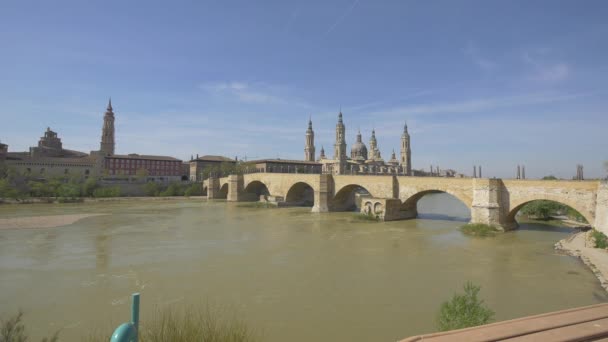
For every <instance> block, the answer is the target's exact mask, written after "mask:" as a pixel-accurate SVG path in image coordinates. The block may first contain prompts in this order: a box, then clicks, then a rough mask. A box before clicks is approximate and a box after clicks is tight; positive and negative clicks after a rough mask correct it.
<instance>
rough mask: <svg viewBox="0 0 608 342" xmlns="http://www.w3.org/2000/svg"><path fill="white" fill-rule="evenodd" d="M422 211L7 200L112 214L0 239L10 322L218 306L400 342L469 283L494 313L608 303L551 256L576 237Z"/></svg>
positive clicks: (3, 298) (314, 335)
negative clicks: (388, 215)
mask: <svg viewBox="0 0 608 342" xmlns="http://www.w3.org/2000/svg"><path fill="white" fill-rule="evenodd" d="M419 212H420V213H421V215H420V216H421V218H420V219H416V220H408V221H398V222H386V223H375V222H366V221H359V220H357V219H355V218H354V214H353V213H325V214H312V213H310V212H309V209H308V208H281V209H260V208H244V207H239V206H238V204H236V203H226V202H207V201H204V200H196V201H186V200H184V201H167V202H163V201H160V202H159V201H138V202H120V203H111V202H110V203H87V204H60V205H59V204H58V205H51V204H49V205H47V204H44V205H42V204H40V205H5V206H0V217H3V218H7V217H19V216H34V215H36V216H37V215H55V214H76V213H109V214H111V215H103V216H96V217H89V218H86V219H83V220H81V221H78V222H76V223H74V224H71V225H68V226H63V227H57V228H45V229H31V230H4V231H0V316H2V317H3V318H6V317H7V316H8V315H10V314H13V313H16V312H17V311H18V310H19V309H22V310H23V311H24V312H25V322H26V325H27V329H28V331H29V332H30V336H31V337H34V338H39V337H41V336H44V335H49V334H50V333H52V332H53V331H55V330H57V329H59V328H61V336H62V340H66V341H79V340H81V339H82V337H83V336H86V335H87V334H89V332H91V331H93V332H100V331H104V332H107V334H109V333H111V331H112V330H113V329H114V328H115V327H116V326H117V325H118V324H120V323H122V322H124V321H127V320H128V319H129V315H130V314H129V310H130V294H131V293H133V292H140V293H141V301H142V313H141V318H142V320H146V318H147V317H150V316H151V315H152V313H153V312H155V311H156V310H157V309H159V308H164V307H167V306H172V307H176V308H179V307H181V306H186V305H190V304H195V305H196V304H200V303H212V304H213V305H220V306H225V307H228V308H229V310H231V311H234V312H236V313H237V314H238V315H239V316H240V317H242V318H243V319H244V320H245V321H246V322H247V323H248V324H249V325H251V326H252V327H254V328H255V329H258V330H261V331H263V340H265V341H286V340H289V341H395V340H397V339H399V338H403V337H406V336H408V335H413V334H419V333H425V332H432V331H434V330H435V318H436V315H437V312H438V309H439V306H440V304H441V302H442V301H445V300H447V299H449V298H450V297H451V296H452V294H453V293H455V292H456V291H460V290H461V288H462V285H463V284H464V283H465V282H466V281H468V280H471V281H473V282H474V283H476V284H479V285H481V286H482V290H481V296H482V298H484V299H485V301H486V302H487V304H488V305H489V306H490V307H491V308H492V309H493V310H494V311H496V318H497V319H498V320H504V319H510V318H515V317H520V316H525V315H531V314H537V313H543V312H548V311H553V310H558V309H565V308H571V307H576V306H582V305H588V304H594V303H599V302H604V301H606V300H607V299H608V297H607V296H606V293H605V291H604V290H603V289H602V288H601V287H600V285H599V282H598V280H597V279H596V278H595V277H594V275H593V274H592V273H591V272H590V271H589V270H588V269H587V268H586V267H585V266H584V265H583V264H582V263H581V262H580V261H579V260H578V259H576V258H574V257H570V256H565V255H560V254H558V253H556V251H555V250H554V249H553V245H554V243H555V242H557V241H558V240H560V239H562V238H564V237H567V236H568V235H569V234H570V230H569V229H567V228H552V227H548V226H544V225H538V224H524V225H522V227H521V228H520V229H519V230H517V231H515V232H509V233H506V234H501V235H499V236H497V237H495V238H472V237H469V236H465V235H463V234H462V233H461V232H460V231H459V230H458V227H459V226H460V225H462V224H463V221H466V220H467V216H468V215H469V213H468V210H467V209H466V207H464V205H462V204H461V203H460V202H459V201H458V200H456V199H454V198H453V197H451V196H449V195H445V194H432V195H427V196H425V197H423V198H422V199H421V200H420V202H419Z"/></svg>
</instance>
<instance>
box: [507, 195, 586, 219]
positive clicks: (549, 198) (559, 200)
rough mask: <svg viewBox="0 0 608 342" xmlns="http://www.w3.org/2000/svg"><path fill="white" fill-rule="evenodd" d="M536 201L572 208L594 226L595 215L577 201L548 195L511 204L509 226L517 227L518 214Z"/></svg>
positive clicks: (508, 217) (508, 214)
mask: <svg viewBox="0 0 608 342" xmlns="http://www.w3.org/2000/svg"><path fill="white" fill-rule="evenodd" d="M534 201H551V202H555V203H559V204H563V205H567V206H569V207H570V208H572V209H574V210H576V211H578V212H579V213H580V214H581V215H583V217H584V218H585V220H587V222H588V223H589V224H591V225H592V224H594V217H595V216H594V215H593V214H592V213H590V212H588V211H587V210H585V209H584V208H583V207H582V206H581V205H580V203H577V202H576V201H571V200H569V199H568V198H565V197H559V196H550V195H547V194H543V195H541V196H538V195H537V196H531V197H527V198H521V199H518V200H516V201H513V202H511V203H509V211H508V212H507V213H506V216H505V221H506V223H507V224H508V225H515V226H516V225H517V220H516V219H515V216H516V215H517V213H518V212H519V211H520V210H521V209H522V208H523V207H524V206H525V205H526V204H528V203H531V202H534Z"/></svg>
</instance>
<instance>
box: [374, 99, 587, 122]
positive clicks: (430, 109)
mask: <svg viewBox="0 0 608 342" xmlns="http://www.w3.org/2000/svg"><path fill="white" fill-rule="evenodd" d="M589 95H592V94H589V93H575V94H527V95H519V96H510V97H494V98H482V99H472V100H466V101H461V102H452V103H430V104H421V105H411V106H398V107H394V108H388V109H385V110H381V111H376V112H373V113H371V115H374V116H379V117H382V116H404V117H408V116H411V115H425V114H446V115H447V114H462V113H478V112H481V111H486V110H490V109H496V108H503V107H512V106H520V105H532V104H541V103H552V102H559V101H567V100H571V99H575V98H579V97H583V96H589Z"/></svg>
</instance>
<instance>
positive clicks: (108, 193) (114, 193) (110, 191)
mask: <svg viewBox="0 0 608 342" xmlns="http://www.w3.org/2000/svg"><path fill="white" fill-rule="evenodd" d="M93 197H96V198H102V197H120V187H118V186H113V187H108V188H97V189H95V191H93Z"/></svg>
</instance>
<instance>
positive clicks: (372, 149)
mask: <svg viewBox="0 0 608 342" xmlns="http://www.w3.org/2000/svg"><path fill="white" fill-rule="evenodd" d="M379 157H380V156H379V155H378V142H377V141H376V130H375V129H372V137H371V138H369V159H371V160H376V159H378V158H379Z"/></svg>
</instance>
